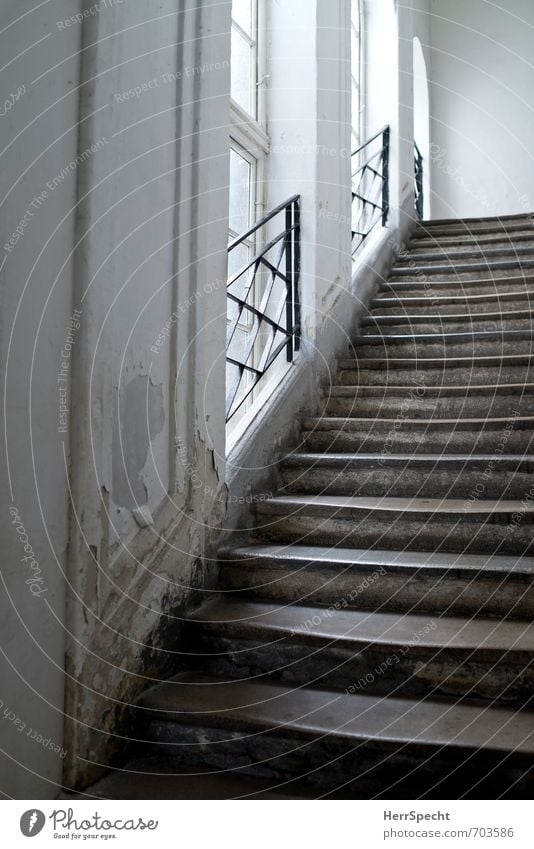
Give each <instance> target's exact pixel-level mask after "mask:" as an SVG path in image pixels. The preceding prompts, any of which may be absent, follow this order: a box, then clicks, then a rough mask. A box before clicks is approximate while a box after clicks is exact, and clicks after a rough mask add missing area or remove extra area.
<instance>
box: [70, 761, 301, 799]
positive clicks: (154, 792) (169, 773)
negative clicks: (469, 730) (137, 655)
mask: <svg viewBox="0 0 534 849" xmlns="http://www.w3.org/2000/svg"><path fill="white" fill-rule="evenodd" d="M59 798H60V799H77V800H79V801H83V800H85V801H87V800H89V799H125V800H126V799H130V800H133V799H135V800H137V799H139V800H143V801H144V800H147V799H170V800H173V801H176V800H177V799H180V800H184V799H199V800H203V801H206V800H212V799H213V800H215V799H241V800H252V799H286V800H287V799H313V798H314V794H312V793H311V792H310V788H309V787H304V786H302V785H300V786H298V785H297V784H295V782H284V783H283V784H282V785H281V786H278V785H277V782H276V781H272V780H271V781H265V780H262V779H261V778H254V777H253V776H250V775H241V774H240V773H239V772H232V770H226V771H225V770H220V771H217V772H214V771H209V770H206V771H202V770H197V771H196V772H195V774H194V775H188V774H187V773H186V774H181V773H180V771H179V770H177V769H176V762H175V761H174V760H173V759H172V758H165V757H158V756H157V755H154V756H153V757H148V758H137V759H136V760H133V761H129V762H127V763H126V764H125V765H124V766H122V767H120V768H119V767H117V768H115V769H113V770H111V771H110V772H109V774H108V775H106V776H105V777H104V778H102V779H101V780H100V781H98V782H97V783H96V784H93V785H92V786H91V787H88V788H87V789H86V790H84V791H83V792H81V791H80V792H79V793H68V794H66V793H64V794H62V795H61V796H60V797H59Z"/></svg>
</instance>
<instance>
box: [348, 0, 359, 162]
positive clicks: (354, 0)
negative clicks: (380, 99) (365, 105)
mask: <svg viewBox="0 0 534 849" xmlns="http://www.w3.org/2000/svg"><path fill="white" fill-rule="evenodd" d="M361 14H362V12H361V8H360V0H351V40H350V55H351V79H352V85H351V107H352V138H351V142H352V150H356V148H358V147H359V146H360V144H361V111H362V97H361V78H362V49H361V37H362V21H361Z"/></svg>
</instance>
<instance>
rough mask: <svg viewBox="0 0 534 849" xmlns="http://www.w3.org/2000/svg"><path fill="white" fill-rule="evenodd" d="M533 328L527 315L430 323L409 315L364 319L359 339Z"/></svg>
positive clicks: (497, 331) (494, 331)
mask: <svg viewBox="0 0 534 849" xmlns="http://www.w3.org/2000/svg"><path fill="white" fill-rule="evenodd" d="M533 328H534V317H531V316H529V315H527V316H518V317H516V318H510V319H507V318H506V316H502V318H499V319H488V320H477V319H474V320H473V319H466V320H462V321H454V320H451V319H446V320H443V321H439V320H434V321H433V322H432V324H427V323H425V322H422V321H414V320H413V319H410V317H409V316H406V318H405V319H404V318H403V320H402V321H401V322H397V323H396V324H391V323H389V322H384V321H381V322H376V321H373V320H372V319H369V320H368V321H367V320H366V321H365V322H364V324H363V326H362V330H361V335H360V339H364V338H365V334H367V333H372V334H373V335H376V334H377V333H380V334H382V336H384V337H386V338H387V337H388V336H399V335H401V334H403V333H414V334H416V335H423V334H428V335H429V336H432V335H433V334H434V333H471V332H473V333H502V332H503V331H506V330H525V329H527V330H531V329H533Z"/></svg>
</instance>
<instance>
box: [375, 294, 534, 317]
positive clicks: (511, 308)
mask: <svg viewBox="0 0 534 849" xmlns="http://www.w3.org/2000/svg"><path fill="white" fill-rule="evenodd" d="M428 301H429V298H428V297H427V298H424V297H423V298H417V300H416V302H412V301H410V300H408V299H407V298H404V297H403V296H402V295H398V296H397V297H396V298H395V299H394V301H391V300H390V299H389V298H384V299H380V298H375V300H373V301H371V304H370V309H371V313H369V314H368V315H367V318H368V319H371V316H373V315H375V316H379V315H386V316H399V315H400V316H402V317H403V318H406V319H408V318H409V317H410V315H432V316H435V315H444V316H448V315H460V316H465V317H466V318H467V320H469V318H470V316H472V315H476V314H480V313H499V314H500V315H502V318H503V319H506V314H507V313H508V312H522V313H523V314H524V315H525V316H526V317H527V318H528V316H529V315H530V314H531V313H532V310H533V309H534V291H533V292H531V294H530V297H528V298H527V297H526V296H525V293H524V292H518V293H515V294H514V295H513V296H511V297H508V296H506V297H504V294H503V296H502V297H501V298H499V299H497V298H496V297H495V293H493V297H488V298H487V299H486V300H482V299H481V300H478V299H468V298H458V299H456V300H454V299H451V298H447V299H446V300H444V301H438V300H437V299H436V298H434V297H433V298H432V302H433V304H432V303H428Z"/></svg>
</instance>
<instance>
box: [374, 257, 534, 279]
mask: <svg viewBox="0 0 534 849" xmlns="http://www.w3.org/2000/svg"><path fill="white" fill-rule="evenodd" d="M533 265H534V256H532V257H521V258H517V259H507V260H502V261H500V262H499V261H494V262H485V261H481V260H478V259H475V260H473V262H465V261H464V262H452V261H451V262H448V263H445V264H439V265H438V264H437V263H436V264H435V265H429V264H425V262H422V263H420V264H417V265H416V264H414V265H413V266H412V267H408V268H404V267H399V266H394V267H393V268H392V269H391V272H390V273H391V275H392V276H397V275H398V276H405V275H406V276H407V275H410V274H417V273H418V272H419V271H429V272H432V273H433V274H450V273H451V266H454V272H455V274H459V273H462V272H470V271H485V270H486V269H487V270H489V271H509V270H510V269H512V268H532V266H533ZM471 282H473V281H471ZM475 282H476V283H480V281H479V280H476V281H475Z"/></svg>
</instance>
